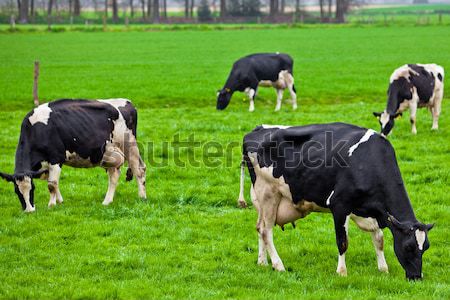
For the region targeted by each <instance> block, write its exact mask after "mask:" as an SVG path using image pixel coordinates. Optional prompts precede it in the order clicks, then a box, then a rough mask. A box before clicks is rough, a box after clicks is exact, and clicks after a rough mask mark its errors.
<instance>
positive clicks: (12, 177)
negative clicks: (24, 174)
mask: <svg viewBox="0 0 450 300" xmlns="http://www.w3.org/2000/svg"><path fill="white" fill-rule="evenodd" d="M0 177H1V178H3V179H4V180H6V181H8V182H11V181H14V176H13V175H9V174H6V173H2V172H0Z"/></svg>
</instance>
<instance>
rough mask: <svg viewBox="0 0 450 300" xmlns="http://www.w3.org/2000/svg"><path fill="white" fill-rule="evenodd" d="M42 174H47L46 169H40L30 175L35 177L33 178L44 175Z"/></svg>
mask: <svg viewBox="0 0 450 300" xmlns="http://www.w3.org/2000/svg"><path fill="white" fill-rule="evenodd" d="M44 174H48V170H42V171H37V172H33V173H32V174H31V177H32V178H35V179H36V178H41V176H42V175H44Z"/></svg>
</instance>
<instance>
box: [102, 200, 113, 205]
mask: <svg viewBox="0 0 450 300" xmlns="http://www.w3.org/2000/svg"><path fill="white" fill-rule="evenodd" d="M111 203H112V201H106V200H105V201H103V202H102V204H103V205H104V206H108V205H110V204H111Z"/></svg>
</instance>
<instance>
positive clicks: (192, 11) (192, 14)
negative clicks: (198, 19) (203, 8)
mask: <svg viewBox="0 0 450 300" xmlns="http://www.w3.org/2000/svg"><path fill="white" fill-rule="evenodd" d="M194 6H195V0H191V7H190V8H189V17H191V18H193V17H194Z"/></svg>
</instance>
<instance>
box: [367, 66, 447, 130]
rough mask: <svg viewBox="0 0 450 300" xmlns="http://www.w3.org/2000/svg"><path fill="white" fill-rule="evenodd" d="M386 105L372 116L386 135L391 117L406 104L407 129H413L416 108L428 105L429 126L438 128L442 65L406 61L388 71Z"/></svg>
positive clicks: (398, 113)
mask: <svg viewBox="0 0 450 300" xmlns="http://www.w3.org/2000/svg"><path fill="white" fill-rule="evenodd" d="M387 94H388V100H387V105H386V109H385V110H384V111H383V112H381V113H377V112H374V113H373V114H374V116H375V117H377V118H378V120H379V121H380V125H381V134H383V135H384V136H387V135H388V134H389V133H390V132H391V130H392V128H393V127H394V119H395V118H396V117H398V116H399V115H401V114H402V112H403V111H405V110H406V109H408V108H409V110H410V121H411V130H412V133H413V134H416V133H417V129H416V112H417V108H421V107H428V109H429V110H430V112H431V114H432V117H433V127H432V128H431V129H433V130H437V129H438V122H439V115H440V113H441V103H442V97H443V95H444V68H442V67H441V66H438V65H436V64H426V65H423V64H410V65H404V66H401V67H400V68H398V69H397V70H395V71H394V73H392V75H391V78H390V83H389V89H388V92H387Z"/></svg>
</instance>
